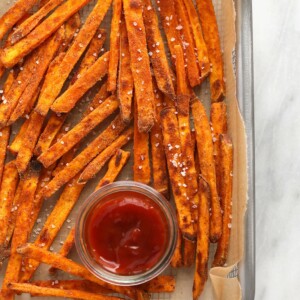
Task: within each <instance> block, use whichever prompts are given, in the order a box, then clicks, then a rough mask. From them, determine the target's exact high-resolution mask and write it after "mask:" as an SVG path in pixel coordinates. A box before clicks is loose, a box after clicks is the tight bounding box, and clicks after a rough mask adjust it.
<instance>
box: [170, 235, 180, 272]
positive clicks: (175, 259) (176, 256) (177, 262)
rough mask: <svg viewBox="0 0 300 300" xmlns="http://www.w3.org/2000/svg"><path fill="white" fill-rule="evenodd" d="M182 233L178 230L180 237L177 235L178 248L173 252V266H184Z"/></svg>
mask: <svg viewBox="0 0 300 300" xmlns="http://www.w3.org/2000/svg"><path fill="white" fill-rule="evenodd" d="M182 243H183V241H182V234H181V232H180V231H179V232H178V237H177V242H176V248H175V251H174V253H173V257H172V259H171V266H172V267H173V268H179V267H182V266H183V257H182Z"/></svg>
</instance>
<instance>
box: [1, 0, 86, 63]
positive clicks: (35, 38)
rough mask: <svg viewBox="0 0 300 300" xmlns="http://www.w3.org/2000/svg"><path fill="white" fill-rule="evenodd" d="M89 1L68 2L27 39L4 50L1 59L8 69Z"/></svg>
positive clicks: (70, 0)
mask: <svg viewBox="0 0 300 300" xmlns="http://www.w3.org/2000/svg"><path fill="white" fill-rule="evenodd" d="M88 2H89V0H68V1H66V2H64V3H63V4H62V5H61V6H59V7H58V8H57V9H56V10H55V11H54V12H53V13H52V14H51V15H50V16H49V17H48V18H47V19H45V21H43V22H42V23H41V24H40V25H38V26H37V27H36V28H35V29H34V30H33V31H32V32H30V33H29V34H28V35H27V36H26V37H25V38H23V39H22V40H20V41H19V42H18V43H16V44H14V45H12V46H11V47H7V48H4V49H3V51H2V52H1V55H0V59H1V61H2V63H3V65H4V66H5V67H7V68H10V67H12V66H14V65H15V64H16V63H18V62H19V61H20V60H21V59H22V58H23V57H24V56H26V55H27V54H29V53H30V52H31V51H32V50H33V49H35V48H36V47H38V46H39V45H40V44H42V43H43V42H44V41H45V40H46V39H47V38H48V37H49V36H51V34H52V33H53V32H55V31H56V30H58V28H59V27H60V26H61V25H63V23H64V22H65V21H66V20H67V19H68V18H69V17H71V16H72V15H73V14H75V13H76V12H77V11H78V10H79V9H81V8H82V7H83V6H84V5H86V4H87V3H88Z"/></svg>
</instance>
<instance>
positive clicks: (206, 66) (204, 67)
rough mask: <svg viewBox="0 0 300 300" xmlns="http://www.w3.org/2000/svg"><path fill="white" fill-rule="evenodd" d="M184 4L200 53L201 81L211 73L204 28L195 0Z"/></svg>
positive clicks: (188, 0) (198, 53)
mask: <svg viewBox="0 0 300 300" xmlns="http://www.w3.org/2000/svg"><path fill="white" fill-rule="evenodd" d="M184 4H185V7H186V10H187V13H188V16H189V23H190V26H191V29H192V32H193V36H194V41H195V45H196V49H197V55H198V62H199V66H200V72H201V81H203V80H204V79H205V77H207V76H208V75H209V73H210V62H209V56H208V49H207V46H206V43H205V41H204V39H203V35H202V29H201V26H200V22H199V18H198V14H197V10H196V8H195V6H194V3H193V1H192V0H185V1H184Z"/></svg>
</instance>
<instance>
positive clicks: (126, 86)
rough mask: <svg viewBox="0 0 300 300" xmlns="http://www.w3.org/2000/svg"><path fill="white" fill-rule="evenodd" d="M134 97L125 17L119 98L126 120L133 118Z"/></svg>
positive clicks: (121, 35)
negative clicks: (132, 103)
mask: <svg viewBox="0 0 300 300" xmlns="http://www.w3.org/2000/svg"><path fill="white" fill-rule="evenodd" d="M132 97H133V77H132V72H131V69H130V52H129V44H128V35H127V29H126V24H125V20H124V18H122V21H121V24H120V63H119V76H118V98H119V100H120V111H121V115H122V118H123V120H124V122H126V123H129V121H130V119H131V116H130V115H131V106H132V105H131V102H132Z"/></svg>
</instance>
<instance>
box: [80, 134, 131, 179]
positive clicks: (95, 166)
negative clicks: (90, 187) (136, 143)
mask: <svg viewBox="0 0 300 300" xmlns="http://www.w3.org/2000/svg"><path fill="white" fill-rule="evenodd" d="M132 136H133V129H132V128H129V129H127V130H125V131H124V132H123V133H122V134H121V135H120V136H119V137H118V138H117V139H116V140H115V141H114V142H112V143H111V144H110V145H109V146H108V147H107V148H106V149H104V150H103V151H102V152H101V153H100V154H99V155H98V156H97V157H95V158H94V159H93V160H92V161H91V162H90V163H89V164H88V165H87V166H86V168H85V169H84V170H83V172H82V173H81V175H80V177H79V180H78V182H79V183H86V182H87V181H88V180H89V179H91V178H92V177H94V176H95V175H96V174H97V173H98V172H99V171H100V170H101V169H102V167H103V166H104V164H105V163H106V162H107V161H108V160H109V159H110V158H111V157H112V156H113V155H114V154H115V153H116V151H117V150H118V149H119V148H121V147H123V146H124V145H126V144H127V143H128V142H129V141H130V140H131V139H132Z"/></svg>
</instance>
